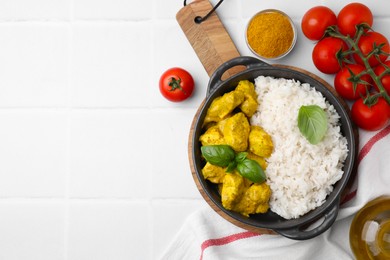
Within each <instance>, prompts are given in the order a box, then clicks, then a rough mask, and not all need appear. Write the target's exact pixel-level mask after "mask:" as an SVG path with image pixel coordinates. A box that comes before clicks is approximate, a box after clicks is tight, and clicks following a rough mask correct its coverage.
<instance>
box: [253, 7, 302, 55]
mask: <svg viewBox="0 0 390 260" xmlns="http://www.w3.org/2000/svg"><path fill="white" fill-rule="evenodd" d="M246 39H247V43H248V45H249V47H250V49H251V50H252V51H253V52H254V53H255V54H257V55H258V56H260V58H266V59H273V58H278V57H281V56H283V55H285V54H286V53H288V52H289V51H290V50H291V48H292V46H293V45H294V39H295V31H294V28H293V24H292V22H291V19H290V18H289V17H288V16H287V15H286V14H284V13H282V12H280V11H277V10H265V11H262V12H259V13H257V14H256V15H254V17H253V18H252V19H251V20H250V21H249V24H248V27H247V31H246Z"/></svg>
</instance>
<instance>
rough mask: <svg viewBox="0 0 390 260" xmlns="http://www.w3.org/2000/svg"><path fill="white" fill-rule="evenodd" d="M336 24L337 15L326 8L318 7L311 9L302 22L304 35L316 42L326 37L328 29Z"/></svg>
mask: <svg viewBox="0 0 390 260" xmlns="http://www.w3.org/2000/svg"><path fill="white" fill-rule="evenodd" d="M336 24H337V18H336V15H335V13H334V12H333V11H332V10H331V9H330V8H328V7H326V6H316V7H313V8H311V9H309V10H308V11H307V12H306V13H305V14H304V16H303V17H302V21H301V27H302V32H303V34H304V35H305V36H306V37H307V38H308V39H310V40H314V41H318V40H320V39H321V38H322V37H323V36H324V33H325V30H326V28H328V27H329V26H331V25H336Z"/></svg>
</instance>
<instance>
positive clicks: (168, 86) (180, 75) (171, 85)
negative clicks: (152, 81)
mask: <svg viewBox="0 0 390 260" xmlns="http://www.w3.org/2000/svg"><path fill="white" fill-rule="evenodd" d="M159 86H160V92H161V94H162V95H163V96H164V97H165V98H166V99H168V100H169V101H172V102H179V101H183V100H185V99H187V98H189V97H190V96H191V94H192V92H193V90H194V79H193V78H192V76H191V74H190V73H188V71H186V70H184V69H182V68H171V69H168V70H167V71H165V72H164V73H163V74H162V75H161V77H160V84H159Z"/></svg>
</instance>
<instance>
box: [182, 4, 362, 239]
mask: <svg viewBox="0 0 390 260" xmlns="http://www.w3.org/2000/svg"><path fill="white" fill-rule="evenodd" d="M212 8H213V6H212V5H211V3H210V2H209V1H208V0H195V1H193V2H191V3H190V4H188V5H186V6H184V7H183V8H182V9H181V10H180V11H179V12H178V13H177V15H176V19H177V21H178V23H179V25H180V26H181V28H182V30H183V32H184V34H185V35H186V37H187V39H188V41H189V42H190V44H191V46H192V47H193V49H194V51H195V52H196V54H197V56H198V58H199V60H200V61H201V63H202V64H203V67H204V68H205V70H206V72H207V73H208V75H209V76H211V75H212V74H213V73H214V71H215V70H216V69H217V68H218V67H219V66H220V65H222V64H223V63H225V62H227V61H228V60H230V59H233V58H236V57H239V56H240V53H239V52H238V50H237V48H236V46H235V44H234V42H233V41H232V39H231V37H230V35H229V33H228V32H227V31H226V29H225V27H224V26H223V24H222V22H221V20H220V19H219V17H218V15H217V14H216V13H215V12H214V13H213V14H212V15H211V16H209V18H208V19H207V20H206V21H204V22H202V23H200V24H199V23H196V22H195V18H196V17H197V16H200V17H204V16H205V15H206V14H208V13H209V12H210V10H211V9H212ZM273 66H277V67H287V68H289V69H293V70H297V71H300V72H302V73H305V74H307V75H309V76H311V77H313V78H315V79H317V80H318V81H320V82H321V83H322V84H323V85H324V86H326V87H327V88H328V89H329V90H330V91H331V92H333V94H334V95H335V96H336V97H338V94H337V93H336V91H335V90H334V88H333V87H332V86H331V85H329V84H328V83H327V82H326V81H325V80H323V79H321V78H320V77H318V76H316V75H314V74H312V73H310V72H308V71H306V70H303V69H300V68H297V67H293V66H286V65H277V64H273ZM244 69H245V67H243V66H241V67H240V66H237V67H233V68H231V69H229V70H228V71H227V72H225V74H224V75H223V76H222V79H226V78H228V77H230V76H232V75H234V74H236V73H238V72H240V71H242V70H244ZM339 100H340V102H341V103H342V104H343V105H344V107H345V108H346V110H347V111H349V107H348V105H347V104H346V103H345V102H344V101H343V100H342V99H341V98H339ZM201 107H202V105H201V106H200V108H199V109H198V111H197V113H196V114H195V116H194V120H193V122H192V125H191V130H190V134H189V142H188V143H189V146H188V155H189V160H190V167H191V172H192V176H193V179H194V181H195V184H196V186H197V188H198V190H199V191H200V193H201V195H202V197H203V198H204V199H205V201H206V202H207V203H208V204H209V205H210V206H211V207H212V208H213V209H214V210H215V211H216V212H217V213H218V214H219V215H220V216H222V217H223V218H224V219H226V220H228V221H230V222H231V223H233V224H235V225H236V226H238V227H241V228H244V229H246V230H249V231H253V232H257V233H262V234H276V232H274V231H273V230H268V229H262V228H256V227H253V226H250V225H247V224H244V223H241V222H239V221H237V220H235V219H234V218H232V217H230V216H229V215H227V214H226V213H224V212H223V211H222V210H220V209H219V208H218V207H217V206H216V205H215V204H214V203H213V202H212V201H211V199H210V198H209V197H208V196H207V194H206V193H205V192H204V190H203V188H202V185H201V184H200V182H199V180H198V178H197V176H196V170H195V166H194V164H193V162H192V153H193V149H192V146H191V140H192V136H193V133H194V129H195V121H196V118H197V117H198V116H199V113H200V109H201ZM354 130H355V140H356V147H359V145H358V140H359V137H358V130H357V128H355V129H354ZM355 175H356V170H355V171H354V172H353V173H352V176H351V178H350V181H349V182H348V184H347V186H346V188H345V190H344V192H343V194H342V196H341V201H343V199H344V198H345V196H346V195H347V194H348V193H349V191H350V190H351V187H352V185H353V181H354V178H355Z"/></svg>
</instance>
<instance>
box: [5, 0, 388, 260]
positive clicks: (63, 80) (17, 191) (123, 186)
mask: <svg viewBox="0 0 390 260" xmlns="http://www.w3.org/2000/svg"><path fill="white" fill-rule="evenodd" d="M189 2H190V1H189ZM216 2H217V0H213V1H212V3H214V4H215V3H216ZM347 2H349V1H339V0H330V1H319V0H312V1H306V0H295V1H286V0H272V1H271V0H262V1H259V0H245V1H239V0H226V1H225V2H224V3H223V4H222V5H221V7H220V8H219V9H218V13H219V15H220V17H221V19H222V21H223V23H224V24H225V26H226V27H227V29H228V31H229V33H230V34H231V36H232V39H233V40H234V42H235V43H236V45H237V47H238V49H239V51H240V52H241V54H243V55H251V53H250V52H249V50H248V49H247V47H246V46H245V41H244V28H245V25H246V22H247V20H248V18H249V17H250V16H251V15H253V14H254V13H255V12H257V11H259V10H261V9H265V8H277V9H280V10H282V11H285V12H286V13H288V14H290V15H291V16H292V18H293V20H294V21H295V23H296V24H297V27H298V29H299V39H298V42H297V44H296V47H295V49H294V51H293V52H292V53H291V54H290V55H288V56H287V57H286V58H284V59H282V60H280V61H279V63H283V64H289V65H295V66H299V67H302V68H305V69H307V70H309V71H311V72H314V73H316V74H317V75H319V76H322V77H324V78H325V79H327V80H328V81H329V82H331V77H329V76H325V75H323V74H321V73H319V72H318V71H317V70H316V69H315V68H314V66H313V65H312V62H311V49H312V48H313V43H311V42H310V41H308V40H306V39H305V38H304V37H303V35H302V33H301V31H300V28H299V23H300V19H301V17H302V15H303V13H304V12H305V11H306V10H307V9H309V8H310V7H311V6H314V5H319V4H325V5H327V6H329V7H331V8H332V9H333V10H335V11H336V12H338V11H339V9H340V8H341V7H342V6H343V5H344V4H345V3H347ZM361 2H363V3H365V4H367V5H368V6H369V7H370V8H371V9H372V10H373V12H374V13H375V15H376V17H375V25H374V26H375V28H376V29H377V30H378V31H381V32H382V33H383V34H384V35H386V36H387V37H390V30H389V29H388V28H390V27H389V25H390V20H389V19H390V12H389V11H388V8H387V6H388V3H387V1H385V0H377V1H374V2H373V1H369V0H365V1H361ZM182 4H183V1H181V0H150V1H134V0H1V1H0V259H1V260H3V259H4V260H8V259H18V260H19V259H37V260H38V259H39V260H46V259H47V260H56V259H64V260H65V259H69V260H76V259H80V260H85V259H94V260H101V259H115V260H121V259H157V258H158V257H159V256H160V255H161V253H162V252H163V251H164V249H165V248H166V247H167V246H168V244H169V242H170V241H171V240H172V239H173V237H174V235H175V233H176V232H177V231H178V230H179V228H180V226H181V225H182V223H183V222H184V220H185V218H186V217H187V216H188V215H189V214H190V213H191V212H193V211H196V210H197V209H199V208H200V207H202V206H204V205H205V202H203V199H202V198H201V196H200V194H199V193H198V191H197V189H196V187H195V184H194V182H193V180H192V177H191V173H190V170H189V164H188V159H187V138H188V133H189V128H190V123H191V121H192V118H193V116H194V114H195V111H196V109H197V107H198V106H199V105H200V103H201V102H202V100H203V99H204V97H205V92H206V87H207V83H208V75H207V74H206V72H205V70H204V69H203V67H202V64H201V63H200V61H199V60H198V58H197V56H196V54H195V53H194V51H193V50H192V48H191V46H190V45H189V43H188V42H187V40H186V38H185V36H184V34H183V33H182V31H181V29H180V27H179V26H178V24H177V22H176V20H175V15H176V12H177V11H178V10H179V9H180V8H181V7H182ZM173 66H179V67H183V68H185V69H187V70H188V71H190V72H191V74H192V75H193V76H194V78H195V81H196V92H195V93H194V96H193V97H192V98H191V99H190V100H187V101H186V102H183V103H179V104H176V103H170V102H168V101H166V100H165V99H163V98H162V96H161V95H160V93H159V91H158V79H159V76H160V75H161V73H162V72H163V71H165V70H166V69H168V68H169V67H173Z"/></svg>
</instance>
